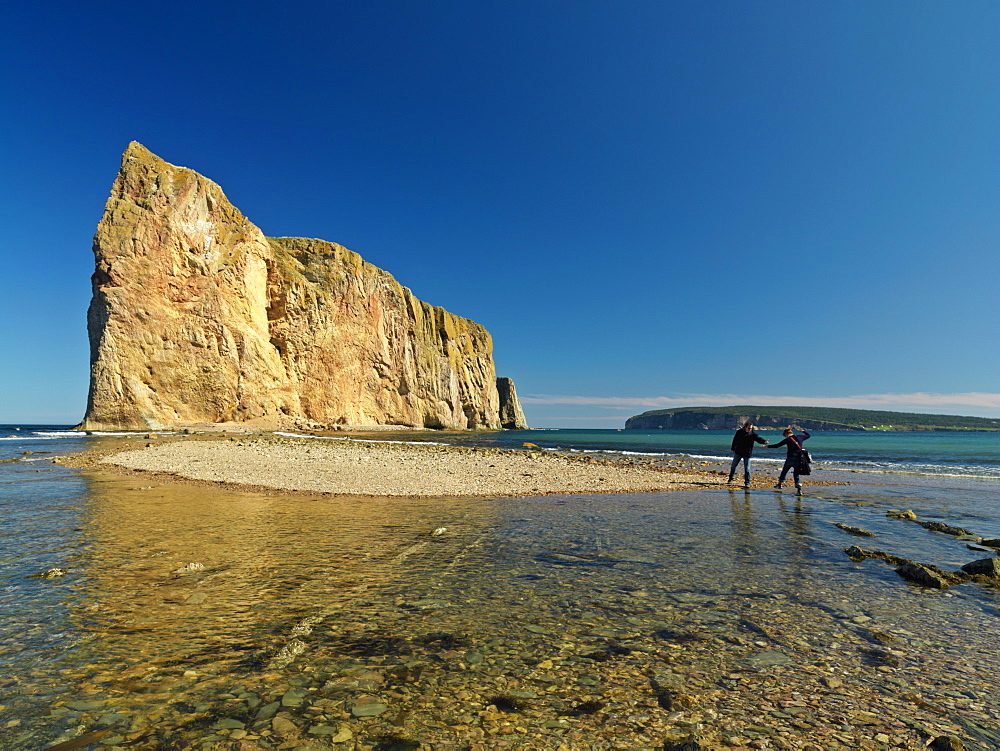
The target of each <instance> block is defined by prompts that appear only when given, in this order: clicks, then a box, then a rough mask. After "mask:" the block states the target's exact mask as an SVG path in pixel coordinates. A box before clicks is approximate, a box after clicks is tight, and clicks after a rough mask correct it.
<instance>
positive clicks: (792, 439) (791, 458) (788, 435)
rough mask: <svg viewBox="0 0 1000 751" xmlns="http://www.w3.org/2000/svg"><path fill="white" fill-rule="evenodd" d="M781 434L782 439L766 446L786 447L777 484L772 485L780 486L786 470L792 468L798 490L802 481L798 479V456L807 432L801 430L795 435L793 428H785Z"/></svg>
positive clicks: (774, 447)
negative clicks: (783, 464)
mask: <svg viewBox="0 0 1000 751" xmlns="http://www.w3.org/2000/svg"><path fill="white" fill-rule="evenodd" d="M781 434H782V435H783V436H785V439H784V440H783V441H779V442H778V443H774V444H771V445H769V446H768V448H769V449H776V448H779V447H781V446H785V447H786V448H787V449H788V453H787V454H786V455H785V466H783V467H782V468H781V474H780V475H779V476H778V484H777V485H775V486H774V487H776V488H780V487H781V483H783V482H784V481H785V475H787V474H788V470H792V478H793V479H794V480H795V487H796V488H797V489H798V490H802V483H801V481H800V480H799V457H800V456H801V455H802V443H803V441H806V440H807V439H808V438H809V433H808V432H806V431H805V430H803V431H802V432H801V433H800V434H799V435H795V431H794V430H792V429H791V428H785V429H784V430H783V431H781Z"/></svg>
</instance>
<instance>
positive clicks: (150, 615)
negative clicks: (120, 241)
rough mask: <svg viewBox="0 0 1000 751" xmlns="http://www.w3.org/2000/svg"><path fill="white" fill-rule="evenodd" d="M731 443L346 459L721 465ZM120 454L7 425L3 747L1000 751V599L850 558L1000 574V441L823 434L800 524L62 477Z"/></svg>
mask: <svg viewBox="0 0 1000 751" xmlns="http://www.w3.org/2000/svg"><path fill="white" fill-rule="evenodd" d="M762 435H764V436H765V437H766V438H769V439H770V440H771V441H772V442H775V441H776V440H778V439H779V438H780V436H778V434H776V433H775V434H769V433H762ZM730 437H731V433H729V432H728V431H649V432H646V431H615V430H535V431H517V432H498V433H454V432H441V433H437V432H434V433H431V432H427V433H424V432H421V433H385V432H379V433H370V434H359V435H355V436H352V437H351V440H378V441H382V440H394V441H395V440H399V441H431V442H438V443H455V444H463V445H484V446H485V445H488V446H506V447H512V448H519V447H521V446H522V445H523V444H524V443H533V444H535V445H536V446H538V447H540V448H542V449H545V450H550V451H570V452H595V453H599V454H600V453H606V454H609V455H613V454H616V453H618V454H629V455H635V454H640V455H645V456H647V457H649V458H654V459H655V458H662V459H663V460H665V461H666V460H670V459H672V458H676V457H680V456H684V457H690V458H694V459H696V460H698V461H704V462H709V463H712V464H715V463H718V464H719V466H724V464H725V463H727V462H728V456H729V451H728V447H729V440H730ZM102 440H103V436H101V435H98V434H94V435H81V434H79V433H76V432H73V431H70V430H68V429H67V428H66V427H64V426H62V427H61V426H28V425H22V426H0V513H2V520H3V523H2V525H0V748H3V749H13V750H15V751H19V750H21V749H24V750H29V749H30V750H32V751H35V750H37V749H47V748H50V747H52V746H54V745H56V744H59V743H67V742H72V741H73V739H78V740H79V743H80V745H79V746H77V747H91V745H90V744H93V746H94V747H96V746H97V745H98V744H102V745H101V747H103V748H112V749H114V748H122V749H125V748H148V749H160V748H163V749H168V748H178V749H179V748H188V747H199V748H220V749H223V748H225V749H230V748H243V749H255V748H279V747H281V748H359V749H360V748H369V749H389V748H441V749H451V748H455V749H458V748H468V747H472V746H474V745H475V744H480V747H481V748H487V749H489V748H517V749H521V748H524V749H534V748H537V749H547V748H552V749H556V748H560V747H563V748H567V749H577V748H580V749H583V748H586V749H592V748H593V749H603V748H634V749H640V748H649V749H653V748H661V747H663V745H664V743H665V742H667V741H668V740H673V739H683V738H684V737H686V736H687V735H689V734H692V733H697V734H700V735H702V736H705V737H708V738H709V739H714V740H715V741H717V742H718V744H719V747H730V748H772V747H774V748H806V747H808V746H809V745H810V744H813V745H816V746H817V747H819V748H823V749H837V748H843V749H848V748H871V749H881V748H885V749H889V748H919V747H921V745H920V744H922V743H924V742H926V741H927V740H929V739H931V738H933V737H938V736H952V737H956V738H961V739H962V740H963V742H964V743H965V746H966V748H969V749H980V750H981V751H985V750H986V749H996V748H1000V731H998V727H1000V709H998V708H1000V690H998V689H997V684H996V678H995V677H996V675H997V672H998V670H1000V656H998V654H997V650H996V634H997V633H998V631H1000V590H998V588H997V587H995V586H990V585H989V583H988V582H981V583H975V582H970V583H967V584H961V585H956V586H952V587H950V588H948V589H930V588H925V587H921V586H918V585H915V584H912V583H910V582H907V581H904V580H903V579H901V578H900V576H899V575H897V574H896V572H895V566H892V565H889V564H887V563H886V562H884V561H881V560H873V559H868V560H863V561H857V560H853V559H852V558H850V557H848V556H847V555H846V554H845V553H844V550H845V549H846V548H848V547H849V546H851V545H858V546H860V547H862V548H865V549H867V550H881V551H884V552H886V553H889V554H891V555H895V556H900V557H904V558H907V559H910V560H912V561H915V562H919V563H924V564H932V565H934V566H938V567H940V568H941V569H944V570H946V571H955V570H958V569H959V568H960V567H961V566H962V565H964V564H967V563H969V562H971V561H973V560H985V559H990V558H993V557H995V556H996V554H997V551H996V550H994V549H991V548H986V547H983V546H982V545H980V544H979V543H978V540H979V538H987V539H989V538H1000V434H992V433H880V432H870V433H869V432H866V433H854V432H850V433H848V432H815V433H813V437H812V438H811V439H810V440H809V442H808V443H807V444H806V447H807V448H808V449H810V451H811V452H812V454H813V457H814V459H815V465H814V466H815V474H814V478H815V479H820V480H833V481H836V482H838V483H846V484H836V485H828V486H815V487H807V488H806V489H805V492H804V493H803V494H802V495H801V496H796V495H795V494H794V493H789V492H788V491H787V490H786V491H775V490H753V491H749V492H744V491H743V490H742V488H741V489H739V490H735V489H729V488H726V487H724V486H721V485H720V486H719V487H718V488H707V489H705V490H699V491H674V492H667V493H646V494H622V495H611V496H609V495H600V494H596V493H595V494H592V495H586V494H584V495H574V496H545V497H536V498H522V499H510V498H506V499H492V500H491V499H485V500H484V499H479V500H455V499H394V500H380V499H371V498H353V499H352V498H348V499H335V498H329V497H324V496H322V495H309V494H305V495H302V496H297V497H288V496H281V495H272V494H268V493H266V492H258V493H254V492H249V491H246V492H239V491H232V490H217V489H212V488H199V487H194V486H187V485H177V484H172V483H169V482H164V481H162V480H158V479H146V478H141V479H137V478H135V477H121V476H114V475H101V474H97V473H84V472H79V471H76V470H73V469H71V468H68V467H65V466H62V465H61V464H59V463H54V462H53V461H51V460H52V459H53V458H54V457H58V456H66V455H69V454H72V453H74V452H77V451H80V450H82V449H84V448H86V447H88V446H93V445H95V444H99V442H100V441H102ZM317 440H326V439H317ZM773 453H774V454H776V455H778V456H774V457H772V456H769V455H768V452H767V450H766V449H764V448H763V447H761V448H759V449H757V450H756V451H755V457H754V461H755V462H757V466H758V468H763V467H765V466H771V467H772V468H773V467H774V466H775V465H777V464H780V462H781V459H782V457H781V454H783V453H784V452H783V451H780V452H779V451H775V452H773ZM892 510H912V511H913V513H914V515H915V516H916V520H917V521H918V522H939V523H941V524H944V525H949V526H951V527H954V528H963V529H965V530H967V531H968V532H969V533H971V534H969V535H956V534H945V533H942V532H938V531H934V530H932V529H927V528H925V527H924V526H921V525H920V524H918V523H915V522H913V521H906V520H901V519H897V518H893V517H891V516H889V515H887V513H888V512H889V511H892ZM838 524H840V525H842V526H841V527H838V526H836V525H838ZM845 527H850V528H854V529H855V530H858V529H860V530H863V531H865V532H866V533H868V534H870V535H872V536H870V537H869V536H865V537H859V536H857V534H856V533H852V532H850V531H848V530H847V529H845ZM442 530H443V531H442ZM46 572H49V573H48V577H49V578H45V576H44V575H45V574H46ZM668 686H669V688H668ZM428 697H430V698H428ZM504 702H506V704H505V703H504ZM91 734H98V735H91ZM100 734H103V735H100ZM249 744H252V745H249ZM407 744H409V745H407ZM414 744H416V745H414Z"/></svg>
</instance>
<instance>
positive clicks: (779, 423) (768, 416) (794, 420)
mask: <svg viewBox="0 0 1000 751" xmlns="http://www.w3.org/2000/svg"><path fill="white" fill-rule="evenodd" d="M747 420H752V421H753V422H754V424H755V425H757V426H758V427H761V428H784V427H788V426H789V425H797V426H799V427H800V428H804V429H806V430H892V431H896V430H899V431H903V430H990V431H992V430H1000V419H996V418H989V417H966V416H959V415H924V414H919V413H915V412H886V411H882V410H873V409H844V408H840V407H760V406H747V405H741V406H736V407H683V408H680V409H657V410H652V411H649V412H643V413H642V414H641V415H635V416H634V417H630V418H628V420H626V421H625V428H626V429H628V430H656V429H664V430H735V429H736V428H737V427H739V426H740V425H742V424H743V423H744V422H746V421H747Z"/></svg>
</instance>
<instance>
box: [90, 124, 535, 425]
mask: <svg viewBox="0 0 1000 751" xmlns="http://www.w3.org/2000/svg"><path fill="white" fill-rule="evenodd" d="M94 256H95V259H96V270H95V272H94V275H93V278H92V281H93V299H92V301H91V304H90V309H89V311H88V315H87V324H88V331H89V334H90V347H91V377H90V395H89V398H88V403H87V413H86V416H85V418H84V421H83V422H82V423H81V425H80V427H81V428H83V429H90V430H102V429H113V428H131V429H140V430H145V429H150V428H166V427H176V426H185V425H198V424H204V423H223V422H238V423H247V424H251V425H255V426H258V427H290V426H293V425H302V424H309V425H312V426H315V427H323V426H328V427H332V426H337V425H340V426H375V425H379V426H384V425H398V426H405V427H426V428H453V429H472V428H476V429H496V428H500V427H501V426H502V423H503V422H505V421H506V422H509V419H508V417H506V416H509V415H510V414H521V413H520V405H519V404H516V394H515V392H514V390H513V387H512V386H511V388H510V389H509V396H508V395H506V394H505V400H504V404H503V408H504V415H505V417H504V418H503V419H502V418H501V399H500V393H499V391H498V386H497V378H496V370H495V366H494V362H493V343H492V339H491V337H490V334H489V332H487V331H486V329H485V328H483V327H482V326H480V325H479V324H477V323H475V322H473V321H470V320H468V319H465V318H461V317H459V316H456V315H453V314H451V313H449V312H448V311H446V310H444V309H442V308H439V307H435V306H433V305H429V304H428V303H425V302H422V301H421V300H418V299H417V298H416V297H414V296H413V294H412V293H411V292H410V290H409V289H407V288H406V287H403V286H402V285H400V284H399V283H398V282H397V281H396V280H395V279H394V278H393V277H392V276H391V275H390V274H389V273H387V272H385V271H383V270H382V269H379V268H377V267H375V266H372V265H371V264H369V263H366V262H365V261H364V260H362V258H361V256H359V255H358V254H357V253H354V252H352V251H350V250H347V249H346V248H344V247H342V246H340V245H337V244H335V243H331V242H326V241H323V240H312V239H302V238H288V237H282V238H269V237H266V236H265V235H264V233H263V232H261V230H260V229H258V228H257V227H256V226H254V225H253V224H252V223H251V222H250V221H249V220H248V219H247V218H246V217H244V216H243V214H241V213H240V212H239V211H238V210H237V209H236V208H235V207H234V206H233V205H232V204H231V203H230V202H229V201H228V200H227V199H226V196H225V195H224V194H223V192H222V189H221V188H220V187H219V186H218V185H216V184H215V183H214V182H212V181H211V180H208V179H207V178H205V177H202V176H201V175H199V174H198V173H196V172H194V171H193V170H190V169H186V168H183V167H175V166H173V165H171V164H168V163H167V162H165V161H163V160H162V159H160V158H159V157H157V156H155V155H154V154H152V153H150V152H149V151H148V150H147V149H146V148H145V147H143V146H142V145H140V144H138V143H134V142H133V143H131V144H129V147H128V149H127V150H126V151H125V154H124V156H123V158H122V164H121V169H120V171H119V173H118V177H117V179H116V180H115V182H114V185H113V186H112V189H111V197H110V198H109V199H108V202H107V204H106V206H105V210H104V216H103V217H102V218H101V220H100V222H99V223H98V225H97V233H96V235H95V237H94ZM510 399H514V400H515V401H514V402H513V403H511V402H510ZM511 410H514V412H511ZM521 420H522V421H523V414H521Z"/></svg>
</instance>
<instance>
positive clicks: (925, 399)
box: [521, 391, 1000, 413]
mask: <svg viewBox="0 0 1000 751" xmlns="http://www.w3.org/2000/svg"><path fill="white" fill-rule="evenodd" d="M521 401H522V402H524V403H525V404H532V405H536V404H537V405H541V404H573V405H578V406H591V407H609V408H615V407H647V408H653V409H655V408H660V409H665V408H669V407H725V406H729V405H739V404H754V405H760V406H783V407H857V408H859V409H880V408H882V409H896V410H902V411H913V410H916V411H927V410H934V409H940V410H947V411H949V412H954V411H957V410H966V411H972V412H984V411H986V412H991V413H1000V394H991V393H984V392H967V393H961V394H932V393H927V392H922V391H921V392H915V393H910V394H857V395H854V396H772V395H761V394H680V395H678V396H650V397H621V396H552V395H547V394H528V395H524V396H522V397H521Z"/></svg>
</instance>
